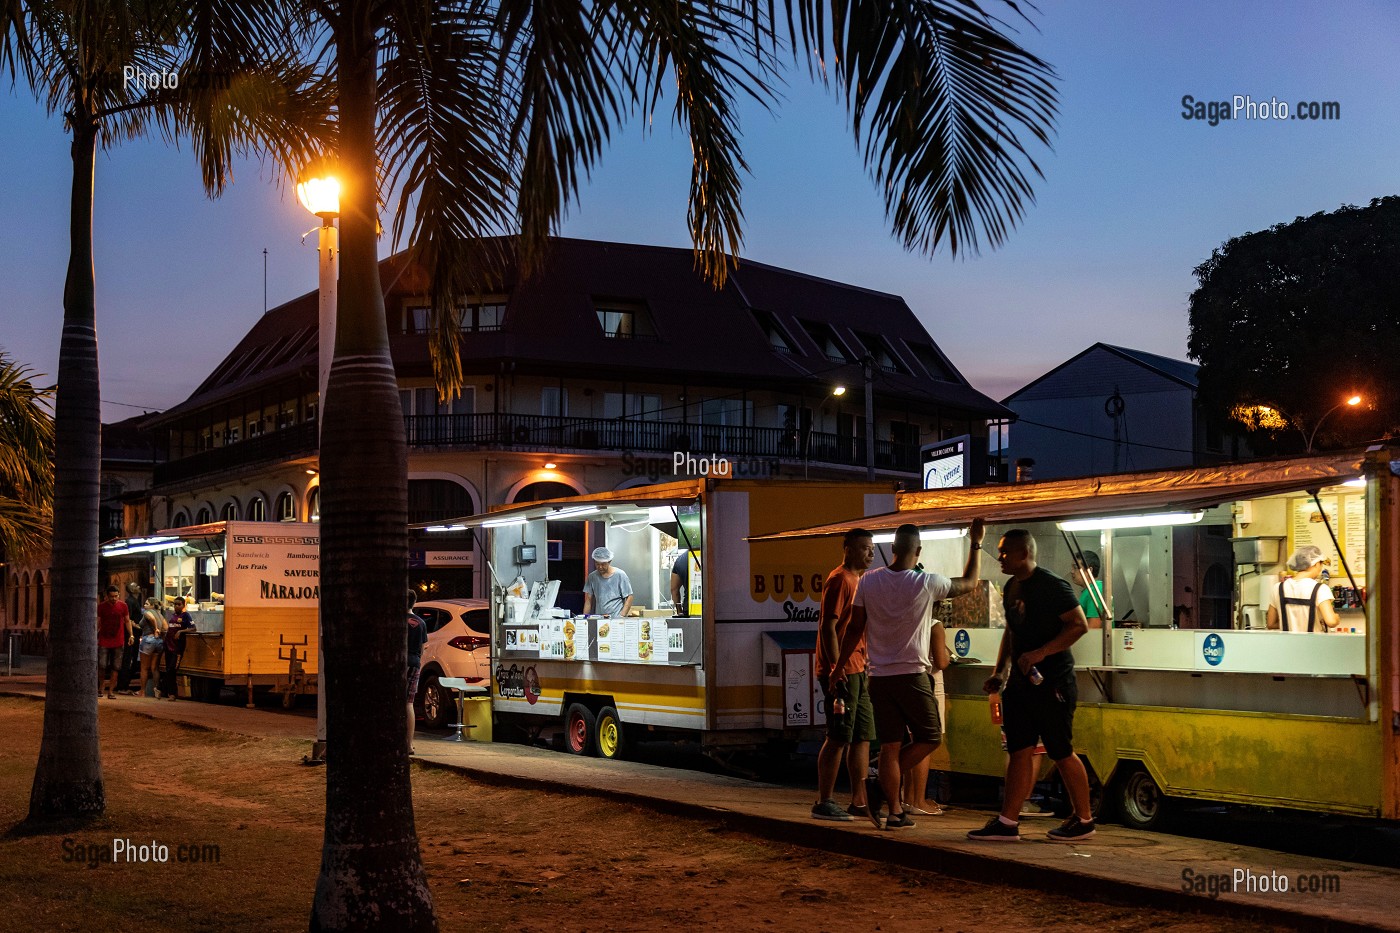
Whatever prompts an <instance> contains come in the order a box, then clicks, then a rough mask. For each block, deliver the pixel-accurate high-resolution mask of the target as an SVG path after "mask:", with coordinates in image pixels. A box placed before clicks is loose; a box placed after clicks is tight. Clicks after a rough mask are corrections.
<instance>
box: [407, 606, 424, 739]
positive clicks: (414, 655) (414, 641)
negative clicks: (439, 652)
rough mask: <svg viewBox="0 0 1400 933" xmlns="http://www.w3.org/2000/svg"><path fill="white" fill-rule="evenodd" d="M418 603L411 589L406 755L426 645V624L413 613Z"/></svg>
mask: <svg viewBox="0 0 1400 933" xmlns="http://www.w3.org/2000/svg"><path fill="white" fill-rule="evenodd" d="M417 602H418V594H417V593H415V592H413V590H412V588H410V589H409V591H408V628H407V630H406V631H405V632H404V637H405V639H406V641H405V645H406V650H405V654H406V656H407V659H408V753H409V754H410V755H412V754H413V733H414V731H415V730H416V729H417V727H418V722H417V714H416V711H415V709H414V702H415V701H416V700H417V699H418V674H419V672H420V671H421V670H422V668H423V646H424V645H426V644H427V643H428V623H427V622H425V621H424V620H423V617H422V616H420V615H419V614H418V613H416V612H414V611H413V607H414V606H415V605H416V604H417Z"/></svg>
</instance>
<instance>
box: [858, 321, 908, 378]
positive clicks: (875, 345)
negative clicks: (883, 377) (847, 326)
mask: <svg viewBox="0 0 1400 933" xmlns="http://www.w3.org/2000/svg"><path fill="white" fill-rule="evenodd" d="M852 333H854V334H855V335H856V339H857V340H859V341H860V342H861V343H862V344H863V345H864V346H865V352H866V353H869V354H870V358H871V359H872V360H874V361H875V365H876V366H878V367H879V368H881V369H883V370H886V371H888V372H892V373H904V374H906V375H907V374H908V373H909V367H907V366H905V365H904V363H902V362H901V361H900V359H899V357H897V356H895V355H894V353H893V351H891V350H890V345H889V344H888V343H886V342H885V338H883V337H881V336H880V335H879V334H871V333H867V332H866V331H861V330H857V331H852Z"/></svg>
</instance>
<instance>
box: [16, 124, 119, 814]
mask: <svg viewBox="0 0 1400 933" xmlns="http://www.w3.org/2000/svg"><path fill="white" fill-rule="evenodd" d="M73 122H74V124H75V125H74V127H73V195H72V203H71V204H70V207H69V210H70V233H69V237H70V252H69V256H68V280H67V283H66V284H65V286H64V289H63V339H62V342H61V343H60V345H59V352H58V391H57V395H56V399H55V404H54V431H55V437H54V504H53V570H52V574H51V576H50V581H51V585H50V587H49V592H50V593H51V594H52V603H51V605H52V612H51V614H50V617H49V664H48V681H47V685H46V689H45V693H44V737H43V741H42V743H41V744H40V746H39V764H38V767H36V768H35V770H34V786H33V788H32V789H31V790H30V794H29V820H30V821H31V822H35V821H45V820H50V819H53V818H56V817H57V818H62V817H79V818H82V817H90V816H96V815H98V814H100V813H102V811H103V810H104V809H105V808H106V806H107V799H106V793H105V791H104V790H103V786H102V758H101V756H100V754H99V752H98V745H97V535H98V530H97V522H98V486H99V483H100V481H101V471H102V442H101V438H102V392H101V387H100V386H99V384H98V378H97V311H96V300H95V292H94V286H93V268H92V191H93V168H94V166H93V163H94V156H95V154H96V151H97V133H98V128H97V126H96V125H93V124H90V123H86V124H84V121H81V120H74V121H73ZM79 124H83V125H79Z"/></svg>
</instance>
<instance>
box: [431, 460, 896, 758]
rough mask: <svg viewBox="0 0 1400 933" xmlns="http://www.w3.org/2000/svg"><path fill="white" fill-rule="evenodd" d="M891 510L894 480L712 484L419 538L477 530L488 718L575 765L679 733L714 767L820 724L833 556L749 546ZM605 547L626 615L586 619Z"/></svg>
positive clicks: (622, 495) (804, 548) (820, 548)
mask: <svg viewBox="0 0 1400 933" xmlns="http://www.w3.org/2000/svg"><path fill="white" fill-rule="evenodd" d="M892 508H894V489H893V486H892V485H889V484H884V485H880V484H873V483H828V482H816V481H813V482H806V481H802V482H797V481H792V482H788V481H781V480H773V481H763V480H739V479H734V480H728V479H714V478H707V479H697V480H693V481H683V482H674V483H666V484H661V485H653V486H641V487H636V488H631V489H624V490H619V491H615V492H606V493H599V494H595V495H585V496H578V497H572V498H567V499H556V500H550V501H543V502H530V503H522V504H519V505H514V506H507V507H503V508H499V509H496V510H493V511H491V512H489V513H486V514H484V515H478V516H475V517H473V518H470V519H463V520H459V521H456V522H452V523H449V524H445V525H435V526H429V527H428V529H427V530H428V531H435V530H437V531H453V532H458V531H462V530H465V529H469V528H470V529H481V530H482V531H484V532H485V547H486V553H487V554H488V555H489V563H490V569H491V573H492V574H493V587H492V589H493V598H492V601H491V603H492V613H493V619H492V627H491V638H492V655H493V663H494V676H493V678H492V679H493V684H492V707H493V711H494V714H495V717H496V719H497V721H498V722H502V721H504V722H515V723H517V724H519V725H522V726H525V727H526V728H532V729H534V730H536V731H537V730H539V729H542V728H549V727H553V726H556V725H558V726H562V727H563V733H564V738H565V746H566V748H567V749H568V750H569V751H571V752H573V753H575V754H597V755H601V756H603V757H608V758H611V757H616V756H618V755H620V754H622V753H623V752H624V750H625V748H626V744H627V742H628V741H630V740H632V739H635V738H638V737H642V736H646V737H649V738H651V737H656V738H659V737H665V736H674V735H685V736H689V737H693V738H698V739H699V740H700V741H702V742H703V743H704V745H705V747H706V748H707V750H709V751H710V753H712V754H715V755H718V756H722V755H724V754H725V751H726V750H727V749H734V748H737V747H755V746H763V745H766V744H768V743H770V742H772V741H774V740H783V739H788V740H792V739H795V738H798V737H805V736H807V735H811V734H815V732H816V730H817V729H819V728H820V727H821V726H823V725H824V724H825V717H824V715H823V710H822V706H821V691H820V689H819V688H818V686H817V685H816V683H815V679H814V677H813V671H812V666H813V652H814V651H815V647H816V630H817V617H818V614H819V609H820V605H821V586H822V582H823V581H824V580H825V578H826V575H827V573H828V572H830V570H831V569H832V567H834V566H836V565H837V564H838V563H839V562H840V560H841V549H840V546H839V544H837V545H836V546H833V545H832V543H831V542H830V541H825V540H815V541H807V542H798V543H796V544H781V545H774V544H764V543H751V542H749V541H748V540H747V539H748V538H749V537H750V536H751V535H756V534H762V533H765V532H770V531H776V530H779V529H781V528H784V527H788V526H790V525H791V523H792V518H793V516H805V517H809V518H811V519H812V520H814V521H824V520H825V521H831V520H835V519H838V518H847V517H850V516H852V515H863V514H867V513H879V512H886V511H889V510H890V509H892ZM566 525H571V526H573V527H572V528H569V529H567V533H566V529H565V526H566ZM580 531H581V532H582V533H581V534H580V533H579V532H580ZM566 541H568V542H569V543H570V545H571V547H570V549H568V550H566V549H565V548H564V546H563V545H564V543H565V542H566ZM600 545H602V546H606V547H607V548H609V549H610V550H611V551H612V553H613V562H612V563H613V566H614V567H615V568H617V569H619V570H621V571H622V572H624V573H625V574H626V575H627V576H628V578H629V580H630V583H631V587H632V591H633V601H632V605H631V610H630V613H629V614H628V615H626V616H624V617H618V618H609V617H606V616H601V615H596V614H595V615H584V614H583V613H582V608H583V607H582V593H581V589H582V584H583V580H584V578H585V575H586V574H587V573H589V572H592V571H593V570H594V565H593V562H592V561H591V560H590V559H589V557H590V555H591V553H592V552H593V550H594V549H595V548H596V547H598V546H600ZM675 570H679V571H680V573H681V574H682V575H683V577H684V579H683V580H678V581H677V582H678V583H682V584H683V588H682V590H681V593H682V594H683V595H682V597H681V599H680V600H678V601H677V600H673V598H672V591H671V575H672V572H673V571H675ZM677 602H679V603H680V604H679V605H677Z"/></svg>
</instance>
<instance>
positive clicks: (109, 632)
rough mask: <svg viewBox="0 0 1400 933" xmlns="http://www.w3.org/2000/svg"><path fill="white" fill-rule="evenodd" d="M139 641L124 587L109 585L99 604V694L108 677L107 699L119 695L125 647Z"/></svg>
mask: <svg viewBox="0 0 1400 933" xmlns="http://www.w3.org/2000/svg"><path fill="white" fill-rule="evenodd" d="M135 641H136V634H135V629H134V628H133V627H132V624H131V613H130V612H128V611H127V608H126V603H124V602H122V599H121V591H120V590H118V589H117V588H116V587H115V586H109V587H107V598H106V599H104V600H102V602H100V603H98V604H97V695H98V696H101V695H102V680H103V678H104V677H105V678H106V680H107V699H109V700H111V699H114V698H115V697H116V693H115V692H114V691H115V690H116V689H117V669H118V668H119V667H120V666H121V659H122V649H124V648H125V647H126V646H127V645H130V644H133V643H135Z"/></svg>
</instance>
